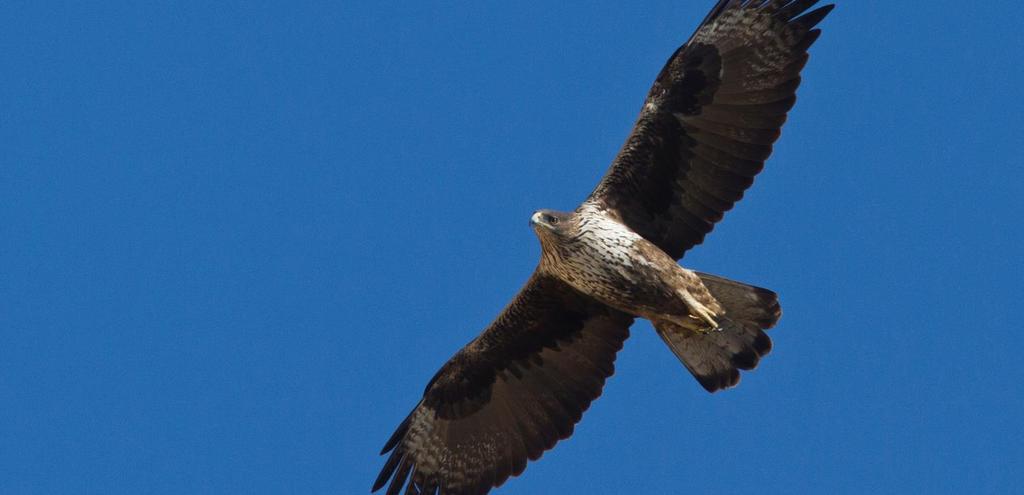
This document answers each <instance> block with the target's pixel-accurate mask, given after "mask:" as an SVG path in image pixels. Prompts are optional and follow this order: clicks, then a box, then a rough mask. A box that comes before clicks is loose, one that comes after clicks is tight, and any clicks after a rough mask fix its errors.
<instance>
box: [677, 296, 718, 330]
mask: <svg viewBox="0 0 1024 495" xmlns="http://www.w3.org/2000/svg"><path fill="white" fill-rule="evenodd" d="M676 292H677V293H678V294H679V295H680V296H681V297H682V298H683V302H685V303H686V306H687V307H688V308H689V310H690V318H693V319H696V320H704V321H705V322H707V323H708V325H710V326H711V328H710V329H711V330H719V329H720V328H719V326H718V321H717V320H715V318H717V317H718V315H717V314H716V313H715V312H714V311H712V310H711V308H708V307H707V306H705V305H703V304H701V303H700V301H698V300H697V299H696V298H694V297H693V294H690V291H688V290H686V289H679V290H677V291H676Z"/></svg>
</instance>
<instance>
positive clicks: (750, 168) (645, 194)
mask: <svg viewBox="0 0 1024 495" xmlns="http://www.w3.org/2000/svg"><path fill="white" fill-rule="evenodd" d="M815 3H817V0H793V1H790V0H769V1H762V0H723V1H720V2H719V3H718V5H716V6H715V8H714V9H713V10H712V11H711V14H710V15H709V16H708V18H707V19H705V20H704V22H703V23H702V24H701V26H700V27H699V28H698V29H697V32H696V33H694V35H693V37H692V38H691V39H690V41H688V42H687V43H686V44H685V45H683V46H682V47H680V48H679V49H678V50H677V51H676V52H675V53H674V54H673V55H672V58H670V59H669V61H668V63H667V64H666V65H665V67H664V68H663V69H662V71H661V73H660V74H659V75H658V78H657V80H656V81H655V82H654V87H652V88H651V91H650V93H648V95H647V100H646V102H645V103H644V107H643V109H642V110H641V112H640V117H639V118H638V120H637V123H636V125H635V126H634V128H633V132H632V134H631V135H630V136H629V138H628V139H627V140H626V144H625V145H624V146H623V148H622V150H621V151H620V152H619V155H618V156H617V157H616V159H615V161H614V163H613V164H612V166H611V168H610V169H609V171H608V173H607V174H606V175H605V177H604V179H602V181H601V183H600V184H599V185H598V186H597V189H595V191H594V192H593V193H592V194H591V196H590V198H588V199H587V201H588V202H593V203H597V204H599V205H602V206H604V207H606V208H608V209H609V210H612V211H613V212H617V213H618V215H619V216H620V218H621V220H622V221H623V222H624V223H625V224H626V225H628V226H629V227H630V228H632V229H633V230H635V231H636V232H637V233H639V234H640V235H642V236H644V237H645V238H647V239H648V240H650V241H651V242H653V243H654V244H656V245H658V247H660V248H661V249H662V250H664V251H665V252H666V253H668V254H670V255H672V257H674V258H676V259H678V258H681V257H682V255H683V253H684V252H686V250H688V249H690V248H691V247H693V246H695V245H697V244H700V243H701V242H702V241H703V240H704V236H705V235H706V234H707V233H708V232H711V229H712V228H713V226H714V224H715V223H716V222H718V221H719V220H721V219H722V215H723V214H724V213H725V212H726V211H728V210H729V209H731V208H732V207H733V204H735V202H736V201H738V200H739V199H740V198H742V197H743V193H744V191H746V189H747V188H748V187H750V185H751V184H752V183H753V182H754V176H755V175H757V173H758V172H760V171H761V168H762V167H763V166H764V161H765V160H766V159H767V158H768V156H769V155H770V154H771V152H772V144H773V143H775V140H776V139H778V137H779V131H780V129H781V128H782V124H783V122H785V121H786V112H788V111H789V109H790V108H791V107H792V106H793V103H794V102H795V101H796V89H797V86H798V85H799V84H800V70H801V69H802V68H803V66H804V64H805V63H806V62H807V49H808V47H810V46H811V44H812V43H814V41H815V40H816V39H817V38H818V35H819V34H820V31H819V30H817V29H814V26H815V25H817V24H818V22H820V21H821V20H822V19H823V18H824V17H825V15H827V14H828V13H829V12H830V11H831V10H832V7H833V6H832V5H828V6H825V7H822V8H819V9H816V10H814V11H812V12H809V13H807V14H804V12H805V11H806V10H807V9H808V8H810V7H811V6H812V5H814V4H815ZM801 14H803V15H801Z"/></svg>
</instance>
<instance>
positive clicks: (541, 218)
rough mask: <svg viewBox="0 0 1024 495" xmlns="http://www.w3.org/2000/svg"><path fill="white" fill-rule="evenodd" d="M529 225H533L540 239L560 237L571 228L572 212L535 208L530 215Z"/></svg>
mask: <svg viewBox="0 0 1024 495" xmlns="http://www.w3.org/2000/svg"><path fill="white" fill-rule="evenodd" d="M530 227H533V231H534V232H536V233H537V237H540V240H541V241H544V240H548V239H560V238H562V237H564V236H565V235H566V234H567V233H568V232H569V231H570V229H571V228H572V213H566V212H561V211H554V210H537V211H535V212H533V216H531V217H530Z"/></svg>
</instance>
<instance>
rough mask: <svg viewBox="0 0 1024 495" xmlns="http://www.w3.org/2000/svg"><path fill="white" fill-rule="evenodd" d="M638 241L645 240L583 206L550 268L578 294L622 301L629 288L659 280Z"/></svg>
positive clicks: (659, 277)
mask: <svg viewBox="0 0 1024 495" xmlns="http://www.w3.org/2000/svg"><path fill="white" fill-rule="evenodd" d="M641 242H647V241H645V240H644V239H643V238H642V237H641V236H640V235H639V234H637V233H636V232H633V231H632V230H630V229H629V228H628V227H626V226H625V225H623V224H621V223H619V222H618V221H616V220H614V219H612V218H610V217H608V216H607V215H606V214H605V213H604V212H603V211H601V210H599V209H597V208H596V207H593V206H585V207H584V208H583V209H582V210H581V211H580V212H579V219H578V229H577V232H576V235H575V236H574V238H573V239H572V241H571V242H570V243H567V244H566V245H565V246H563V249H559V250H558V253H557V255H556V258H557V259H553V260H551V261H552V263H550V264H549V266H550V269H551V270H552V271H554V272H556V273H557V274H558V275H559V277H560V278H562V279H563V280H565V281H566V282H567V283H569V284H570V285H572V286H573V287H575V288H576V289H577V290H579V291H580V292H583V293H585V294H589V295H591V296H594V297H596V298H597V299H599V300H604V301H610V300H616V301H621V300H622V299H623V297H624V296H625V295H626V294H624V293H628V292H633V291H632V290H631V289H632V288H634V287H637V286H638V285H645V286H649V285H650V284H651V282H652V281H654V280H659V281H660V280H661V279H662V273H661V271H662V270H659V269H658V267H657V266H655V264H653V263H652V260H648V259H646V258H645V257H644V256H643V255H642V252H641V250H640V249H638V246H637V243H641ZM641 282H642V284H641Z"/></svg>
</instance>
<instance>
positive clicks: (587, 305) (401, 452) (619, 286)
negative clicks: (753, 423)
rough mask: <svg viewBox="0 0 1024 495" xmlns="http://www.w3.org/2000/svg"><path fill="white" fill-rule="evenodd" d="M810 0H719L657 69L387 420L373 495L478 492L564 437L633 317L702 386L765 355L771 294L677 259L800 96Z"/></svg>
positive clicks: (773, 310) (757, 166) (738, 185)
mask: <svg viewBox="0 0 1024 495" xmlns="http://www.w3.org/2000/svg"><path fill="white" fill-rule="evenodd" d="M816 3H817V0H721V1H719V2H718V3H717V5H715V7H714V8H713V9H712V11H711V13H710V14H709V15H708V16H707V18H706V19H705V20H704V21H703V22H702V23H701V25H700V27H699V28H698V29H697V31H696V33H695V34H694V35H693V36H692V37H691V38H690V40H689V41H688V42H687V43H686V44H684V45H683V46H682V47H680V48H679V49H678V50H677V51H676V52H675V53H674V54H673V55H672V57H671V58H670V59H669V61H668V63H667V64H666V65H665V67H664V69H662V71H661V73H660V74H659V75H658V77H657V79H656V80H655V82H654V86H653V87H652V88H651V90H650V92H649V93H648V95H647V99H646V101H645V102H644V105H643V107H642V109H641V112H640V116H639V118H638V120H637V122H636V125H635V126H634V128H633V131H632V133H631V134H630V136H629V138H628V139H627V140H626V143H625V145H624V146H623V148H622V150H621V151H620V152H619V155H618V156H617V157H616V159H615V161H614V162H613V163H612V166H611V168H610V169H609V170H608V172H607V174H606V175H605V177H604V178H603V179H602V180H601V182H600V183H599V184H598V186H597V188H596V189H595V190H594V192H593V193H592V194H591V195H590V197H588V198H587V199H586V200H585V201H584V203H583V204H582V205H580V207H579V208H577V209H576V210H575V211H574V212H571V213H559V212H551V211H547V210H541V211H539V212H537V213H536V214H534V217H533V218H532V220H531V224H532V225H533V226H534V230H535V231H536V233H537V235H538V237H539V239H540V241H541V246H542V256H541V261H540V264H539V265H538V267H537V270H536V271H535V272H534V274H533V276H532V277H531V278H530V280H529V281H528V282H527V283H526V285H525V286H524V287H523V289H522V290H521V291H520V292H519V294H518V295H516V297H515V298H514V299H513V300H512V302H511V303H509V305H508V306H507V307H506V308H505V309H504V311H502V313H501V314H500V315H499V316H498V318H497V319H496V320H495V321H494V323H492V324H491V325H490V326H489V327H488V328H487V329H486V330H484V331H483V333H481V334H480V335H479V336H478V337H477V338H475V339H474V340H473V341H472V342H470V343H469V344H468V345H466V346H465V347H464V348H463V349H461V350H460V351H459V352H457V353H456V354H455V356H453V357H452V358H451V359H450V360H449V361H448V362H447V363H445V365H444V366H442V367H441V369H440V370H439V371H438V372H437V374H436V375H435V376H434V378H433V379H432V380H431V381H430V383H429V384H428V385H427V388H426V390H425V391H424V395H423V398H422V399H421V400H420V402H419V404H417V406H416V407H415V408H414V409H413V411H412V412H411V413H410V414H409V416H408V417H407V418H406V419H405V421H403V422H402V424H401V425H399V427H398V429H397V430H396V431H395V433H394V434H393V435H392V437H391V439H390V440H388V442H387V444H386V445H385V447H384V449H383V451H382V454H386V453H389V452H390V456H389V457H388V459H387V461H386V463H385V465H384V468H383V469H382V470H381V473H380V476H379V477H378V479H377V481H376V482H375V483H374V486H373V490H374V491H376V490H378V489H380V488H382V487H383V486H384V485H387V484H388V482H389V481H390V485H389V486H388V491H387V493H388V494H395V493H398V492H400V491H401V490H403V488H404V489H405V490H406V493H429V494H433V493H441V494H483V493H486V492H488V491H489V490H490V489H491V488H492V487H495V486H499V485H501V484H502V483H503V482H505V480H507V479H508V477H509V476H515V475H518V474H520V473H521V472H522V471H523V469H525V467H526V463H527V460H536V459H537V458H539V457H540V455H541V454H542V453H543V452H544V451H545V450H547V449H550V448H552V447H553V446H554V445H555V443H556V442H557V441H558V440H560V439H563V438H567V437H568V436H569V435H571V434H572V431H573V427H574V425H575V424H576V423H577V422H578V421H579V420H580V418H581V417H582V415H583V412H584V411H585V410H586V409H587V408H588V407H589V406H590V403H591V402H592V401H593V400H594V399H596V398H597V397H598V396H599V395H600V394H601V389H602V387H603V385H604V381H605V380H606V379H607V378H608V377H609V376H611V375H612V373H613V372H614V361H615V355H616V353H617V352H618V351H619V349H621V348H622V345H623V342H624V341H625V340H626V338H627V337H628V336H629V327H630V325H631V324H632V322H633V320H634V319H635V318H637V317H641V318H647V319H649V320H651V321H652V323H653V324H654V326H655V329H656V330H657V332H658V335H659V336H661V338H662V339H663V340H664V341H665V343H666V344H667V345H668V346H669V348H670V349H671V350H672V352H673V353H674V354H675V355H676V356H677V357H678V358H679V360H680V361H681V362H682V363H683V364H684V365H685V366H686V368H687V369H688V370H689V371H690V372H691V373H692V374H693V375H694V377H696V379H697V380H698V382H700V384H701V385H702V386H703V387H704V388H705V389H707V390H708V391H711V392H714V391H716V390H719V389H722V388H727V387H731V386H733V385H735V384H736V383H737V382H738V381H739V371H738V370H741V369H742V370H748V369H753V368H754V367H755V366H756V365H757V364H758V361H759V360H760V358H761V357H763V356H764V355H765V354H767V353H768V352H769V351H770V349H771V340H770V339H769V338H768V336H767V335H766V334H765V333H764V330H766V329H768V328H770V327H772V326H773V325H774V324H775V323H776V321H777V320H778V318H779V316H780V314H781V312H780V309H779V304H778V299H777V297H776V295H775V294H774V293H773V292H771V291H768V290H765V289H761V288H757V287H753V286H750V285H746V284H742V283H739V282H734V281H731V280H727V279H725V278H722V277H717V276H714V275H708V274H703V273H698V272H693V271H690V270H687V269H685V268H682V267H680V266H679V265H678V264H677V263H676V260H678V259H679V258H681V257H682V255H683V253H685V252H686V251H687V250H688V249H690V248H691V247H693V246H695V245H697V244H700V243H701V242H702V241H703V239H704V236H705V235H707V234H708V233H709V232H710V231H711V230H712V228H713V226H714V224H715V223H716V222H718V221H719V220H721V219H722V216H723V215H724V213H725V212H726V211H728V210H729V209H731V208H732V207H733V205H734V204H735V202H736V201H738V200H739V199H740V198H742V196H743V193H744V191H745V190H746V189H747V188H748V187H750V185H751V184H752V183H753V180H754V176H756V175H757V173H759V172H760V171H761V168H762V167H763V165H764V161H765V160H766V159H767V158H768V156H769V155H770V154H771V151H772V145H773V144H774V142H775V140H776V139H778V137H779V131H780V129H781V127H782V124H783V123H784V122H785V120H786V114H787V112H788V111H789V109H790V108H792V106H793V104H794V102H795V101H796V96H795V92H796V89H797V86H798V85H799V84H800V70H801V69H802V68H803V66H804V64H805V63H806V62H807V49H808V48H809V47H810V46H811V44H812V43H813V42H814V41H815V40H816V39H817V38H818V35H819V34H820V31H819V30H817V29H814V27H815V25H817V24H818V23H819V22H820V21H821V20H822V19H823V18H824V17H825V16H826V15H827V14H828V12H829V11H831V9H832V6H831V5H828V6H825V7H821V8H818V9H816V10H813V11H809V12H808V9H810V8H811V7H812V6H813V5H815V4H816Z"/></svg>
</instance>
